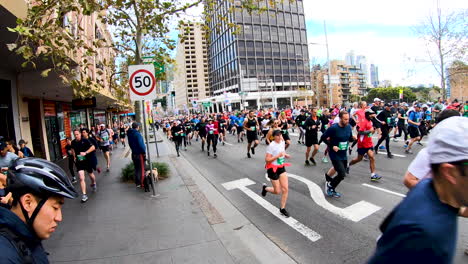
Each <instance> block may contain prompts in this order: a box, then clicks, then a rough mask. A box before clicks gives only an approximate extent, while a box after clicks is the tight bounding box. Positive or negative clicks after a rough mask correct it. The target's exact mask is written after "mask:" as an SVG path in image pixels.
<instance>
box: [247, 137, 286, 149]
mask: <svg viewBox="0 0 468 264" xmlns="http://www.w3.org/2000/svg"><path fill="white" fill-rule="evenodd" d="M290 145H291V140H289V139H288V140H286V141H285V146H284V149H288V148H289V146H290ZM255 146H257V145H255Z"/></svg>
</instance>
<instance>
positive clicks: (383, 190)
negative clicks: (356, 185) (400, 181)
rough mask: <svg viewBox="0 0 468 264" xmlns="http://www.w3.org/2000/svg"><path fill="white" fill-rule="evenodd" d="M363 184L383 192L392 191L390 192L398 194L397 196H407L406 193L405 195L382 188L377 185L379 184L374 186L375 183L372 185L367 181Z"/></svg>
mask: <svg viewBox="0 0 468 264" xmlns="http://www.w3.org/2000/svg"><path fill="white" fill-rule="evenodd" d="M362 185H363V186H366V187H369V188H372V189H376V190H379V191H382V192H386V193H390V194H393V195H396V196H400V197H406V195H404V194H401V193H397V192H394V191H390V190H387V189H384V188H380V187H377V186H373V185H370V184H367V183H363V184H362Z"/></svg>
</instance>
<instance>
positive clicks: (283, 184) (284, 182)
mask: <svg viewBox="0 0 468 264" xmlns="http://www.w3.org/2000/svg"><path fill="white" fill-rule="evenodd" d="M279 183H280V188H281V207H280V209H283V208H285V207H286V202H287V200H288V189H289V187H288V175H287V173H286V172H283V173H281V175H280V178H279Z"/></svg>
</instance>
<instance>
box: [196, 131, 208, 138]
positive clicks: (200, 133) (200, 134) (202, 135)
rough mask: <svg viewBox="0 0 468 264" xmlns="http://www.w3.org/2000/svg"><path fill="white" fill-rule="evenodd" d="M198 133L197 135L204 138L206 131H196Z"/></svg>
mask: <svg viewBox="0 0 468 264" xmlns="http://www.w3.org/2000/svg"><path fill="white" fill-rule="evenodd" d="M198 135H199V136H200V137H201V138H206V133H202V132H198Z"/></svg>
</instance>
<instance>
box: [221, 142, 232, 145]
mask: <svg viewBox="0 0 468 264" xmlns="http://www.w3.org/2000/svg"><path fill="white" fill-rule="evenodd" d="M221 144H222V143H221ZM224 144H226V145H228V146H234V145H233V144H231V143H227V142H224Z"/></svg>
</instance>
